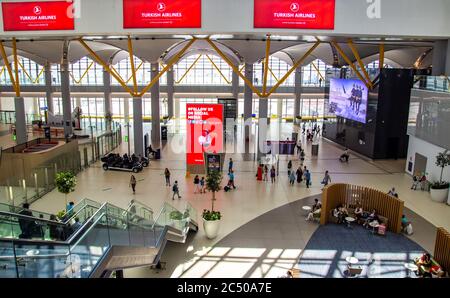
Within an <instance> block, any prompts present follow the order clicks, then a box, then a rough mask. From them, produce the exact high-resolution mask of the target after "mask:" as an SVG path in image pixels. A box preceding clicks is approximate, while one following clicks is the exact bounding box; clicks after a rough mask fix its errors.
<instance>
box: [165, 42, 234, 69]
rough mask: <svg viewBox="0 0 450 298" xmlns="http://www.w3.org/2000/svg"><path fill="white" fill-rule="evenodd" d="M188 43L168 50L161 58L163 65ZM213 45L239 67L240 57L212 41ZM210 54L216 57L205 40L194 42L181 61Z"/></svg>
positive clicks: (182, 43) (181, 43)
mask: <svg viewBox="0 0 450 298" xmlns="http://www.w3.org/2000/svg"><path fill="white" fill-rule="evenodd" d="M186 43H188V41H183V42H180V43H179V44H177V45H175V46H173V47H172V48H171V49H169V50H168V52H167V54H166V55H165V56H164V58H163V62H164V63H168V61H169V60H170V59H172V58H173V57H174V56H175V55H176V54H177V53H178V52H179V51H181V50H182V49H183V47H184V46H185V45H186ZM214 44H215V45H216V46H217V47H218V48H219V50H221V51H222V52H223V53H224V54H225V56H226V57H227V58H228V59H230V60H231V62H233V63H234V64H235V65H239V64H240V63H241V61H240V57H239V56H238V55H237V53H235V52H234V51H233V50H232V49H230V48H228V47H227V46H225V45H223V44H221V43H219V42H216V41H214ZM202 52H203V53H211V54H213V55H217V54H216V51H215V50H214V49H213V48H212V47H211V45H210V44H209V43H208V42H207V41H206V40H202V39H199V40H196V41H195V42H194V43H193V44H192V45H191V47H190V48H189V49H188V50H187V51H186V53H185V54H184V55H183V56H182V57H181V59H183V58H185V57H188V56H191V55H193V54H195V53H202Z"/></svg>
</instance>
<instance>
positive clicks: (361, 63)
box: [348, 39, 372, 85]
mask: <svg viewBox="0 0 450 298" xmlns="http://www.w3.org/2000/svg"><path fill="white" fill-rule="evenodd" d="M348 46H349V47H350V49H351V50H352V53H353V56H355V58H356V61H358V64H359V67H360V68H361V70H362V72H363V74H364V76H365V77H366V80H367V82H372V80H371V79H370V77H369V74H368V73H367V71H366V67H365V66H364V63H363V62H362V60H361V57H360V56H359V53H358V50H357V49H356V47H355V45H354V44H353V41H352V40H351V39H350V40H349V41H348ZM370 84H371V85H372V83H370Z"/></svg>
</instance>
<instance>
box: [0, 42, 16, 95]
mask: <svg viewBox="0 0 450 298" xmlns="http://www.w3.org/2000/svg"><path fill="white" fill-rule="evenodd" d="M0 51H1V53H2V58H3V61H4V62H5V66H6V69H7V70H8V74H9V79H10V80H11V84H12V86H13V89H14V92H16V89H17V88H16V80H15V79H14V75H13V72H12V69H11V64H9V60H8V56H7V55H6V51H5V47H4V46H3V42H2V41H1V40H0Z"/></svg>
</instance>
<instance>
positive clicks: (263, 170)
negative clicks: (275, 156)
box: [256, 163, 277, 183]
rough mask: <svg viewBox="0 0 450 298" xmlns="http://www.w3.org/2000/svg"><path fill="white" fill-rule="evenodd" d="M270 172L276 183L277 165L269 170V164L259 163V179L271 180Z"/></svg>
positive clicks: (273, 181) (272, 179)
mask: <svg viewBox="0 0 450 298" xmlns="http://www.w3.org/2000/svg"><path fill="white" fill-rule="evenodd" d="M269 174H270V181H271V182H272V183H275V181H276V177H277V171H276V169H275V166H272V167H271V168H270V170H269V166H268V165H267V164H262V163H261V164H259V167H258V172H257V173H256V177H257V180H262V181H269Z"/></svg>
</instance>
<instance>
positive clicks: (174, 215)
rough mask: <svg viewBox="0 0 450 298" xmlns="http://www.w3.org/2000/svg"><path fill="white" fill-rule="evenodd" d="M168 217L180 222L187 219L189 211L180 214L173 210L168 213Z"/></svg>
mask: <svg viewBox="0 0 450 298" xmlns="http://www.w3.org/2000/svg"><path fill="white" fill-rule="evenodd" d="M169 217H170V219H172V220H182V219H185V218H188V217H189V211H187V210H186V211H185V212H184V213H181V212H180V211H178V210H174V211H172V212H170V214H169Z"/></svg>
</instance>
